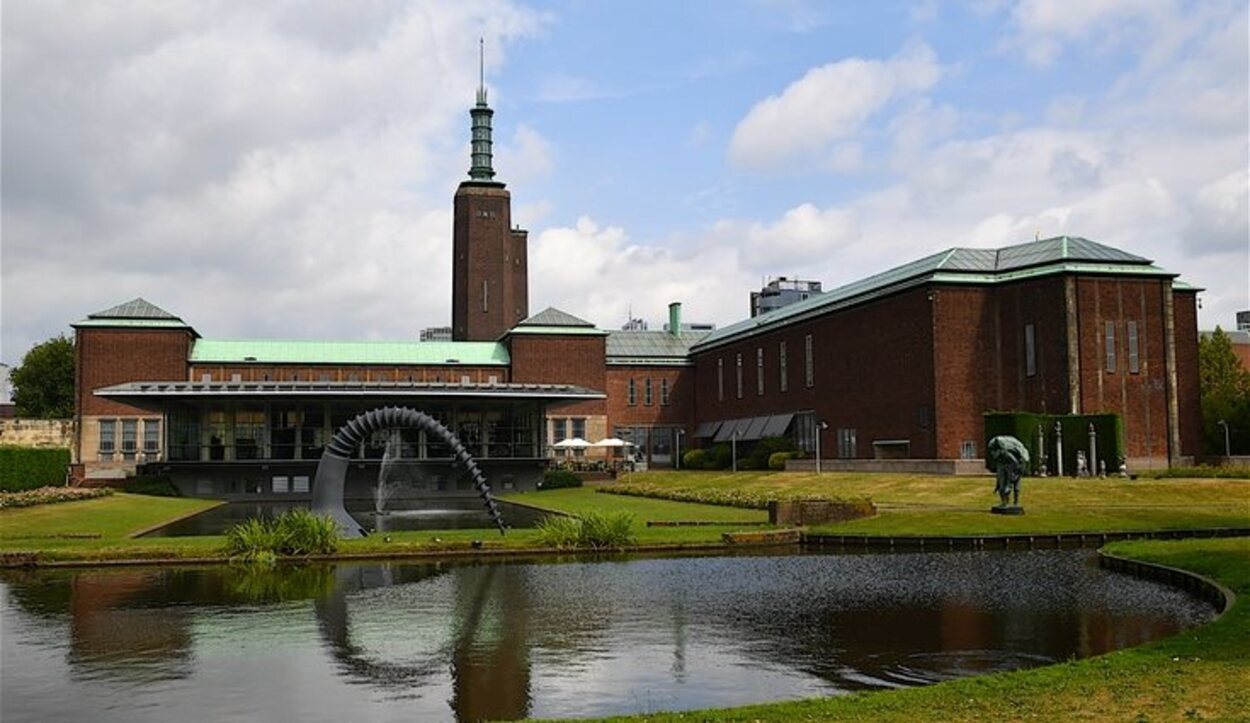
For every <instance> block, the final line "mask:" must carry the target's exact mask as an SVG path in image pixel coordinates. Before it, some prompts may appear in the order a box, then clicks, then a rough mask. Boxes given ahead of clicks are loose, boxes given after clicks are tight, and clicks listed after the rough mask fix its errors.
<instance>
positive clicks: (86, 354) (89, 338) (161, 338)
mask: <svg viewBox="0 0 1250 723" xmlns="http://www.w3.org/2000/svg"><path fill="white" fill-rule="evenodd" d="M190 346H191V334H190V332H187V331H182V330H155V329H153V330H134V329H94V328H91V329H78V331H77V333H76V334H75V335H74V355H75V364H76V371H75V374H76V377H77V378H76V379H75V385H74V393H75V405H76V409H77V416H79V417H82V416H86V415H96V416H99V415H115V416H138V415H142V414H143V411H142V410H140V409H137V408H135V407H132V406H129V405H127V404H121V403H120V402H115V401H111V400H108V399H102V398H100V397H97V396H95V395H94V394H92V392H93V391H94V390H96V389H99V388H101V387H108V386H112V385H114V384H125V383H127V382H140V381H172V380H182V379H186V378H187V356H188V352H189V351H190Z"/></svg>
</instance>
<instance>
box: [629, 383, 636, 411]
mask: <svg viewBox="0 0 1250 723" xmlns="http://www.w3.org/2000/svg"><path fill="white" fill-rule="evenodd" d="M636 404H638V385H637V383H635V382H634V378H633V377H630V378H629V406H631V407H632V406H635V405H636Z"/></svg>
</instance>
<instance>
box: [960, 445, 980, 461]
mask: <svg viewBox="0 0 1250 723" xmlns="http://www.w3.org/2000/svg"><path fill="white" fill-rule="evenodd" d="M959 458H960V459H976V458H977V443H976V442H972V441H967V442H961V443H960V445H959Z"/></svg>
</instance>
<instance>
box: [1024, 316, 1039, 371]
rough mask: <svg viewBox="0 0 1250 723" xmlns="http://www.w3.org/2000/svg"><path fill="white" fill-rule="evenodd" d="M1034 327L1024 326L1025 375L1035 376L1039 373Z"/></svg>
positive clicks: (1030, 325)
mask: <svg viewBox="0 0 1250 723" xmlns="http://www.w3.org/2000/svg"><path fill="white" fill-rule="evenodd" d="M1033 333H1034V332H1033V325H1032V324H1025V325H1024V373H1025V374H1026V375H1027V376H1030V377H1031V376H1033V375H1034V374H1036V373H1037V348H1036V346H1035V344H1036V341H1035V339H1034V337H1033Z"/></svg>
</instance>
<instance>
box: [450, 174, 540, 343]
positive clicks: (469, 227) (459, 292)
mask: <svg viewBox="0 0 1250 723" xmlns="http://www.w3.org/2000/svg"><path fill="white" fill-rule="evenodd" d="M454 206H455V208H454V219H455V220H454V223H453V228H452V304H451V309H452V313H451V316H452V337H453V338H454V339H456V340H457V341H491V340H494V339H497V338H499V336H500V335H502V334H503V333H504V332H505V331H507V330H508V329H511V328H512V327H513V326H514V325H515V324H516V323H517V322H518V321H520V320H521V319H524V318H525V317H526V316H527V315H528V300H527V299H528V282H527V280H526V278H525V275H526V273H527V272H528V269H527V263H526V259H525V258H524V257H523V256H524V254H525V253H526V248H527V246H526V244H527V241H526V237H525V234H524V233H523V232H521V233H514V232H513V229H512V196H511V194H509V193H508V191H507V190H506V189H504V188H503V186H502V184H498V185H488V184H474V183H463V184H461V185H460V188H459V189H458V190H457V191H456V196H455V203H454ZM518 254H521V255H522V256H521V257H518ZM483 285H485V289H486V293H485V303H483Z"/></svg>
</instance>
